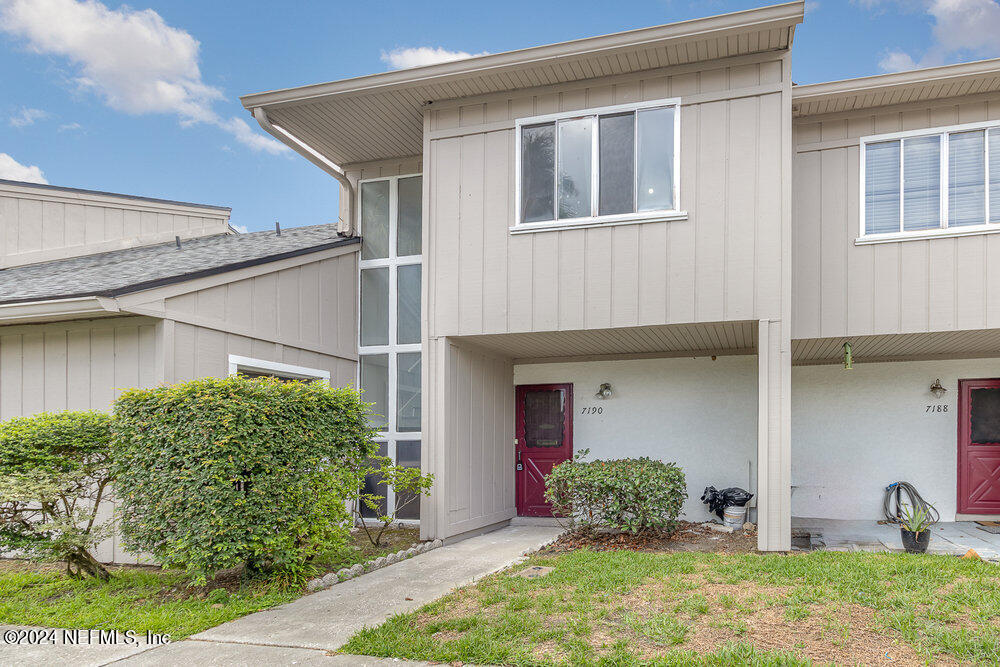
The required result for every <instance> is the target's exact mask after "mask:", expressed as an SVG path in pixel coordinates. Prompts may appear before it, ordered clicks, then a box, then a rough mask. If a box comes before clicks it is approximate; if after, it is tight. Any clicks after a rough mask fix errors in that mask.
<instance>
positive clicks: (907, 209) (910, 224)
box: [903, 136, 941, 231]
mask: <svg viewBox="0 0 1000 667" xmlns="http://www.w3.org/2000/svg"><path fill="white" fill-rule="evenodd" d="M940 226H941V137H937V136H935V137H915V138H913V139H907V140H905V141H904V142H903V229H904V230H906V231H911V230H919V229H933V228H935V227H940Z"/></svg>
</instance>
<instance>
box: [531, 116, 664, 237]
mask: <svg viewBox="0 0 1000 667" xmlns="http://www.w3.org/2000/svg"><path fill="white" fill-rule="evenodd" d="M515 130H516V142H517V145H516V162H517V165H516V168H517V202H518V210H517V223H518V224H517V228H520V229H531V228H533V227H534V228H538V227H551V226H553V225H580V224H600V223H624V222H643V221H646V220H652V219H657V218H663V217H669V216H677V215H681V214H682V212H681V211H680V202H679V194H680V182H679V147H680V103H679V100H676V99H670V100H656V101H651V102H641V103H635V104H620V105H616V106H610V107H602V108H599V109H590V110H586V111H573V112H565V113H558V114H550V115H546V116H536V117H532V118H522V119H519V120H518V121H517V122H516V123H515Z"/></svg>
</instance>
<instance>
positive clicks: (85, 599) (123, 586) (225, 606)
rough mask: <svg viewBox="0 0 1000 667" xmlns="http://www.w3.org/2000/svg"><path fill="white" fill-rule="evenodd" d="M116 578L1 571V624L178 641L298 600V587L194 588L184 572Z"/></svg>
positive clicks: (139, 571)
mask: <svg viewBox="0 0 1000 667" xmlns="http://www.w3.org/2000/svg"><path fill="white" fill-rule="evenodd" d="M112 574H113V577H112V579H111V581H109V582H107V583H102V582H100V581H97V580H96V579H84V580H74V579H70V578H68V577H67V576H66V575H65V574H63V572H62V571H61V569H60V568H43V567H38V568H31V569H22V568H18V569H0V623H8V624H13V625H40V626H46V627H56V628H81V629H82V628H90V629H103V630H111V629H117V630H123V631H124V630H134V631H136V633H143V632H145V631H147V630H148V631H150V632H157V633H163V632H166V633H169V634H170V636H171V637H172V638H173V639H180V638H182V637H186V636H188V635H190V634H193V633H195V632H200V631H202V630H205V629H207V628H210V627H212V626H213V625H218V624H219V623H224V622H226V621H230V620H232V619H234V618H239V617H240V616H245V615H246V614H249V613H251V612H255V611H259V610H261V609H266V608H268V607H273V606H274V605H276V604H281V603H283V602H288V601H290V600H293V599H295V598H297V597H299V595H301V592H300V591H299V590H297V589H291V588H287V587H282V586H280V585H278V584H274V583H268V582H253V583H250V584H247V585H245V586H237V587H235V588H236V590H233V591H231V592H230V591H229V590H227V589H226V588H218V589H215V590H209V591H204V590H189V588H188V584H189V578H188V577H187V576H185V575H184V574H183V573H180V572H163V571H160V570H156V569H152V568H115V569H114V571H113V573H112Z"/></svg>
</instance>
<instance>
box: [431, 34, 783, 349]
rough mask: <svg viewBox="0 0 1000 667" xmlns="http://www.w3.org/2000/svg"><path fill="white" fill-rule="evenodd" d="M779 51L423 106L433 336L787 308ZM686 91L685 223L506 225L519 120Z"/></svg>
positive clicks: (510, 216) (511, 210)
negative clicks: (526, 229)
mask: <svg viewBox="0 0 1000 667" xmlns="http://www.w3.org/2000/svg"><path fill="white" fill-rule="evenodd" d="M785 67H786V62H785V61H783V60H782V56H781V54H780V53H767V54H759V55H755V56H746V57H742V58H737V59H732V60H730V61H715V62H709V63H702V64H699V65H697V66H696V65H691V66H684V67H678V68H667V69H660V70H652V71H649V72H644V73H641V74H632V75H627V76H621V77H607V78H603V79H599V80H596V81H589V82H577V83H573V84H561V85H558V86H548V87H544V88H539V89H533V90H526V91H517V92H514V93H511V94H506V95H494V96H489V97H487V98H484V99H483V100H481V101H480V100H477V99H475V98H473V99H472V100H469V101H465V100H461V101H457V102H451V103H445V105H444V106H445V108H437V105H433V106H431V107H429V111H428V112H427V115H426V118H425V152H426V155H425V168H426V172H427V174H428V181H429V189H428V192H427V196H426V206H427V208H428V209H429V210H428V211H427V212H426V214H425V219H427V220H428V221H429V223H430V229H429V233H430V236H429V238H428V239H427V243H426V245H425V247H426V248H427V249H428V250H429V252H428V253H427V256H426V257H425V265H424V266H425V275H426V276H427V281H428V286H429V300H428V301H427V303H426V306H425V307H426V308H427V313H428V318H429V322H430V330H431V332H432V335H474V334H484V333H507V332H520V331H548V330H573V329H592V328H606V327H623V326H636V325H645V324H665V323H681V322H717V321H723V320H746V319H759V318H760V317H775V318H776V317H780V316H781V293H782V289H781V263H782V251H781V243H782V239H781V234H782V232H781V228H782V212H783V211H782V209H783V205H782V178H783V162H784V160H783V149H782V145H783V142H784V141H785V140H784V138H783V115H782V114H783V113H784V111H783V109H784V102H783V96H787V93H786V92H784V89H785V88H786V87H787V85H786V84H787V81H785V80H783V71H784V68H785ZM667 98H680V103H681V121H680V123H681V141H680V189H681V193H680V208H681V209H684V210H686V211H687V213H688V216H689V217H688V219H687V220H678V221H672V222H654V223H646V224H632V225H622V226H616V227H594V228H590V229H576V230H562V231H547V232H538V233H532V234H520V235H512V234H510V231H509V228H510V227H512V226H513V225H514V224H515V222H516V220H515V217H516V216H515V213H516V206H517V203H516V202H515V196H516V195H515V182H516V174H515V155H514V150H515V148H514V147H515V130H514V121H515V120H516V119H518V118H525V117H530V116H535V115H539V114H546V113H554V112H561V111H572V110H578V109H579V110H584V109H588V108H595V107H602V106H607V105H615V104H624V103H628V102H639V101H650V100H657V99H667Z"/></svg>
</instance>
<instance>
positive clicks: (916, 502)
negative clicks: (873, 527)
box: [882, 482, 941, 523]
mask: <svg viewBox="0 0 1000 667" xmlns="http://www.w3.org/2000/svg"><path fill="white" fill-rule="evenodd" d="M904 492H905V493H906V495H907V497H908V498H909V502H908V503H903V502H902V495H903V493H904ZM893 497H895V499H896V507H895V511H893V510H892V499H893ZM904 504H908V505H909V506H910V507H911V508H913V511H916V510H918V509H921V510H923V511H924V512H925V513H926V514H927V516H928V518H929V519H930V520H931V523H937V522H938V521H939V520H940V519H941V515H940V514H939V513H938V511H937V508H935V507H934V506H933V505H931V504H930V503H929V502H927V501H926V500H924V498H923V496H921V495H920V493H919V492H918V491H917V489H916V488H914V486H913V485H912V484H910V483H909V482H893V483H892V484H890V485H889V486H887V487H885V497H884V498H883V499H882V514H884V515H885V520H886V521H888V522H889V523H902V514H903V505H904Z"/></svg>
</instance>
